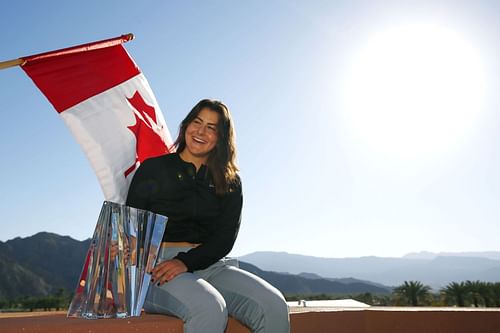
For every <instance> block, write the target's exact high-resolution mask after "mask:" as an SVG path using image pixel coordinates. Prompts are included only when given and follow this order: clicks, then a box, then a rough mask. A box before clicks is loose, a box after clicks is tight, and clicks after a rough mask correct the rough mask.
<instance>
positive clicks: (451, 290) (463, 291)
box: [441, 282, 468, 306]
mask: <svg viewBox="0 0 500 333" xmlns="http://www.w3.org/2000/svg"><path fill="white" fill-rule="evenodd" d="M441 291H442V292H443V293H444V294H445V295H446V298H447V299H451V300H453V301H454V302H453V303H454V304H456V305H458V306H465V298H466V297H467V293H468V289H467V286H466V285H465V283H464V282H460V283H457V282H452V283H450V284H448V285H447V286H446V287H445V288H443V289H442V290H441Z"/></svg>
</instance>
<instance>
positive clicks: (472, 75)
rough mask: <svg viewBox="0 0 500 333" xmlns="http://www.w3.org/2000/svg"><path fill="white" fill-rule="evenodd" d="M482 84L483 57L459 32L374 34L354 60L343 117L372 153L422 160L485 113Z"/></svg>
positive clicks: (418, 28)
mask: <svg viewBox="0 0 500 333" xmlns="http://www.w3.org/2000/svg"><path fill="white" fill-rule="evenodd" d="M484 87H485V78H484V73H483V70H482V64H481V61H480V58H479V57H478V55H477V53H476V51H475V49H474V48H473V47H472V46H471V45H470V44H468V43H467V42H466V41H465V40H464V39H463V38H461V37H460V36H459V34H458V33H457V32H455V31H452V30H449V29H446V28H443V27H439V26H434V25H414V26H405V27H397V28H394V29H390V30H386V31H382V32H379V33H375V34H374V35H372V37H371V39H370V40H369V42H368V43H367V44H366V45H365V47H364V48H363V49H362V50H361V51H360V52H359V54H358V56H357V57H356V58H355V60H354V62H353V64H352V69H351V70H350V72H349V73H348V80H347V82H346V84H345V89H346V90H345V92H344V95H343V97H344V101H343V102H344V110H345V116H346V120H347V124H348V126H349V128H351V130H352V131H353V132H354V133H355V135H356V137H358V138H359V139H361V141H362V142H364V143H366V144H368V145H369V147H370V149H371V150H373V151H375V152H378V153H383V154H385V155H390V156H393V157H396V158H404V159H406V158H415V157H423V156H426V155H432V154H433V153H435V152H438V151H440V150H443V149H446V148H448V147H450V146H451V145H453V144H454V143H455V142H457V140H458V139H460V137H462V135H463V134H464V133H465V132H466V131H467V130H468V128H469V127H470V124H471V122H473V121H474V120H475V119H476V118H477V115H478V113H479V112H480V110H481V104H482V101H483V94H484Z"/></svg>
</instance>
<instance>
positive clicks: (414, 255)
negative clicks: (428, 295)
mask: <svg viewBox="0 0 500 333" xmlns="http://www.w3.org/2000/svg"><path fill="white" fill-rule="evenodd" d="M437 257H469V258H487V259H493V260H500V252H497V251H483V252H438V253H435V252H427V251H421V252H411V253H408V254H406V255H405V256H403V258H406V259H435V258H437Z"/></svg>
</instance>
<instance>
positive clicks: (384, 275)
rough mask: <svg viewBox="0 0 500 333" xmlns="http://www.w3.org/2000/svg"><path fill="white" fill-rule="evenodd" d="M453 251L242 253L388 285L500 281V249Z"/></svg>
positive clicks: (287, 267)
mask: <svg viewBox="0 0 500 333" xmlns="http://www.w3.org/2000/svg"><path fill="white" fill-rule="evenodd" d="M486 254H487V255H488V257H487V258H482V257H480V255H482V252H478V253H475V254H473V253H466V254H454V255H450V254H448V255H447V256H441V255H438V254H436V255H431V254H430V253H429V252H427V253H425V256H423V257H425V258H423V257H422V256H417V255H414V254H410V255H409V257H402V258H381V257H360V258H320V257H312V256H304V255H298V254H289V253H286V252H255V253H251V254H248V255H244V256H242V257H240V259H241V260H243V261H246V262H249V263H251V264H253V265H256V266H258V267H259V268H261V269H264V270H273V271H277V272H288V273H291V274H299V273H301V272H314V273H316V274H318V275H320V276H321V277H324V278H328V277H337V278H338V277H355V278H356V279H361V280H368V281H372V282H376V283H381V284H383V285H387V286H397V285H400V284H402V283H403V282H404V281H405V280H418V281H420V282H422V283H424V284H428V285H430V286H431V287H432V288H435V289H438V288H441V287H444V286H445V285H447V284H448V283H450V282H460V281H466V280H480V281H491V282H497V281H500V260H496V259H490V257H493V258H494V257H496V256H500V252H487V253H486Z"/></svg>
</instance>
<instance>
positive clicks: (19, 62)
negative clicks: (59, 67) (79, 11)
mask: <svg viewBox="0 0 500 333" xmlns="http://www.w3.org/2000/svg"><path fill="white" fill-rule="evenodd" d="M132 39H134V35H133V34H126V35H121V36H120V37H115V38H110V39H106V40H101V41H98V42H92V43H87V44H82V45H77V46H72V47H68V48H65V49H61V50H56V51H50V52H45V53H40V54H35V55H31V56H27V57H22V58H19V59H12V60H8V61H2V62H0V70H2V69H5V68H9V67H14V66H23V65H25V64H26V63H27V62H30V61H34V60H41V59H46V58H50V57H53V56H58V55H63V54H71V53H78V52H84V51H91V50H95V49H100V48H103V47H109V46H114V45H118V44H121V43H126V42H128V41H130V40H132Z"/></svg>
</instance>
